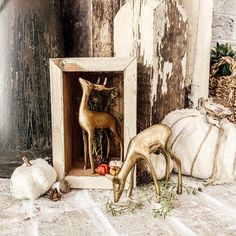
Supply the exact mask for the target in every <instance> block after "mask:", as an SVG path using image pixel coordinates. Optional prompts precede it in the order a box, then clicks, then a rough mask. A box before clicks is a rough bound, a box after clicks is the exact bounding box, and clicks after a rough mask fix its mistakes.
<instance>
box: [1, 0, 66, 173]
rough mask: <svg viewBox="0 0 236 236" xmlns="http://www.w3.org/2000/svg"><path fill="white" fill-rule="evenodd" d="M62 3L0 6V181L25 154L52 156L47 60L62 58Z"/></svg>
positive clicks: (15, 0) (45, 0) (20, 1)
mask: <svg viewBox="0 0 236 236" xmlns="http://www.w3.org/2000/svg"><path fill="white" fill-rule="evenodd" d="M60 12H61V11H60V3H59V1H53V0H41V1H34V0H11V1H6V0H5V1H2V2H1V1H0V22H1V25H0V35H1V37H0V65H1V67H0V177H6V176H8V175H9V174H10V173H11V171H12V170H13V169H14V167H15V166H16V165H18V164H19V163H21V160H20V157H21V156H22V155H23V151H28V150H30V151H32V152H34V153H35V154H36V155H37V156H41V155H42V156H46V155H51V116H50V110H51V108H50V85H49V69H48V68H49V65H48V59H49V58H50V57H58V56H63V53H62V51H63V44H62V34H61V33H62V32H61V26H60V25H61V24H60Z"/></svg>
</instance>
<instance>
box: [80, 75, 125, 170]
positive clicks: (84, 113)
mask: <svg viewBox="0 0 236 236" xmlns="http://www.w3.org/2000/svg"><path fill="white" fill-rule="evenodd" d="M98 81H99V80H98ZM79 83H80V85H81V87H82V90H83V95H82V100H81V103H80V107H79V118H78V119H79V124H80V126H81V128H82V134H83V142H84V169H86V168H87V156H88V154H89V160H90V164H91V169H92V172H91V173H92V174H95V166H94V160H93V157H92V145H93V136H94V131H95V129H110V131H111V132H112V133H113V134H114V136H115V137H116V138H117V140H118V141H119V144H120V159H121V161H122V160H123V158H122V154H123V145H122V140H121V138H120V136H119V134H118V131H117V129H118V122H117V119H116V118H115V117H114V116H113V115H111V114H109V113H108V112H95V111H91V110H90V109H89V106H88V101H89V95H90V94H91V92H92V91H93V90H97V91H103V90H112V89H114V88H115V87H111V88H107V87H105V86H106V83H107V78H106V79H105V81H104V83H103V85H100V84H98V83H99V82H97V84H93V83H91V82H89V81H87V80H85V79H82V78H79Z"/></svg>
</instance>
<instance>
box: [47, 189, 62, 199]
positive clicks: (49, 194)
mask: <svg viewBox="0 0 236 236" xmlns="http://www.w3.org/2000/svg"><path fill="white" fill-rule="evenodd" d="M44 197H46V198H48V199H50V200H51V201H53V202H56V201H58V200H60V199H61V194H60V193H59V192H58V191H57V189H56V188H50V189H49V190H48V191H47V192H46V193H45V194H44Z"/></svg>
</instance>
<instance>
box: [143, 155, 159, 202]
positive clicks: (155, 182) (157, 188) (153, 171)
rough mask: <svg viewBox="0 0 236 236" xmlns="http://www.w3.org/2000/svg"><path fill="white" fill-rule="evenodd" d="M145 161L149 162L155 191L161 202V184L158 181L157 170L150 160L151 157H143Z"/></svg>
mask: <svg viewBox="0 0 236 236" xmlns="http://www.w3.org/2000/svg"><path fill="white" fill-rule="evenodd" d="M143 159H144V160H146V161H147V163H148V165H149V168H150V170H151V175H152V178H153V181H154V185H155V189H156V193H157V201H158V202H159V200H160V184H159V182H158V180H157V176H156V172H155V169H154V167H153V165H152V162H151V160H150V159H149V157H146V156H143Z"/></svg>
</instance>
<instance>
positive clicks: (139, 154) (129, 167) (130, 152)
mask: <svg viewBox="0 0 236 236" xmlns="http://www.w3.org/2000/svg"><path fill="white" fill-rule="evenodd" d="M171 133H172V131H171V129H170V128H169V127H168V126H166V125H163V124H157V125H153V126H151V127H149V128H147V129H145V130H143V131H142V132H140V133H139V134H137V135H136V136H135V137H134V138H133V139H131V141H130V143H129V146H128V149H127V153H126V158H125V162H124V164H123V166H122V168H121V170H120V172H119V174H118V175H117V176H112V175H110V174H106V177H108V178H109V179H111V180H112V181H113V192H114V202H118V201H119V199H120V196H121V194H122V192H123V190H124V187H125V182H126V179H127V176H128V174H129V172H130V171H131V175H130V184H129V189H128V192H127V196H128V197H130V196H131V195H132V190H133V183H134V179H133V178H134V170H135V168H134V166H135V163H136V162H137V161H138V160H141V159H144V160H146V161H147V164H148V165H149V168H150V170H151V174H152V177H153V180H154V184H155V189H156V193H157V196H158V197H159V196H160V185H159V182H158V180H157V176H156V173H155V169H154V167H153V165H152V162H151V160H150V158H149V156H150V154H151V153H154V152H157V151H159V152H160V153H161V154H163V156H164V157H165V160H166V178H167V179H169V168H170V158H171V159H172V160H173V161H174V162H175V163H176V165H177V168H178V188H177V193H178V194H180V193H182V175H181V162H180V160H179V159H178V158H177V157H176V156H175V155H174V154H173V153H172V152H171V150H170V144H169V141H170V137H171Z"/></svg>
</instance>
